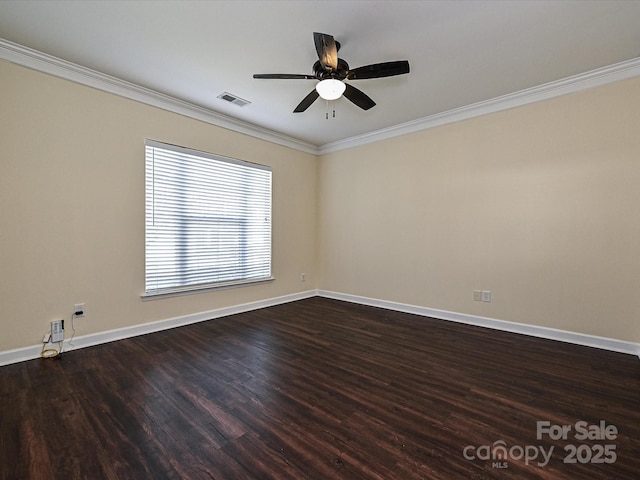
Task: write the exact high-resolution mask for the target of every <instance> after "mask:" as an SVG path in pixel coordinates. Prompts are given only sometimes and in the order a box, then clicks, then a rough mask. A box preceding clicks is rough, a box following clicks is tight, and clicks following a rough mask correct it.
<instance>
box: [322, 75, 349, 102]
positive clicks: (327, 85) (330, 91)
mask: <svg viewBox="0 0 640 480" xmlns="http://www.w3.org/2000/svg"><path fill="white" fill-rule="evenodd" d="M346 88H347V86H346V85H345V84H344V82H341V81H340V80H336V79H335V78H328V79H326V80H320V81H319V82H318V83H317V84H316V91H317V92H318V95H320V97H321V98H323V99H325V100H337V99H338V98H340V97H341V96H342V94H343V93H344V91H345V89H346Z"/></svg>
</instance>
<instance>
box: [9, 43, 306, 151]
mask: <svg viewBox="0 0 640 480" xmlns="http://www.w3.org/2000/svg"><path fill="white" fill-rule="evenodd" d="M0 59H1V60H6V61H8V62H11V63H15V64H17V65H20V66H23V67H27V68H31V69H33V70H37V71H39V72H43V73H47V74H50V75H54V76H56V77H60V78H63V79H65V80H70V81H72V82H75V83H79V84H81V85H85V86H88V87H92V88H96V89H98V90H102V91H105V92H109V93H113V94H115V95H119V96H121V97H124V98H128V99H130V100H135V101H137V102H140V103H144V104H147V105H151V106H153V107H158V108H161V109H163V110H167V111H169V112H173V113H178V114H180V115H184V116H186V117H189V118H193V119H196V120H200V121H203V122H206V123H209V124H212V125H216V126H218V127H222V128H226V129H227V130H232V131H234V132H239V133H243V134H246V135H250V136H252V137H256V138H259V139H261V140H266V141H269V142H272V143H276V144H278V145H283V146H285V147H289V148H293V149H296V150H300V151H303V152H306V153H311V154H313V155H317V153H318V147H316V146H315V145H313V144H310V143H307V142H304V141H302V140H298V139H297V138H293V137H289V136H287V135H283V134H280V133H277V132H274V131H272V130H269V129H267V128H263V127H259V126H257V125H253V124H251V123H248V122H244V121H242V120H238V119H235V118H233V117H229V116H227V115H223V114H221V113H218V112H215V111H213V110H210V109H208V108H204V107H201V106H198V105H194V104H192V103H189V102H186V101H184V100H180V99H177V98H175V97H171V96H169V95H165V94H163V93H159V92H156V91H155V90H151V89H149V88H145V87H141V86H140V85H136V84H134V83H131V82H127V81H125V80H121V79H119V78H116V77H112V76H110V75H106V74H104V73H100V72H98V71H96V70H92V69H90V68H86V67H83V66H81V65H77V64H75V63H72V62H68V61H66V60H62V59H61V58H57V57H54V56H52V55H48V54H46V53H43V52H39V51H37V50H33V49H31V48H28V47H24V46H22V45H18V44H17V43H13V42H10V41H8V40H4V39H2V38H0Z"/></svg>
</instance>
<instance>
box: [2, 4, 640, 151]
mask: <svg viewBox="0 0 640 480" xmlns="http://www.w3.org/2000/svg"><path fill="white" fill-rule="evenodd" d="M314 31H318V32H322V33H328V34H331V35H333V36H334V37H335V38H336V40H338V41H339V42H340V43H341V44H342V48H341V50H340V54H339V56H340V57H341V58H343V59H345V60H346V61H347V62H348V63H349V65H350V66H351V67H352V68H355V67H359V66H362V65H367V64H371V63H379V62H386V61H391V60H408V61H409V63H410V65H411V73H410V74H408V75H403V76H398V77H390V78H382V79H371V80H360V81H354V82H353V84H354V86H357V87H358V88H360V89H361V90H363V91H364V92H365V93H366V94H368V95H369V96H370V97H371V98H373V100H375V101H376V102H377V106H376V107H374V108H372V109H371V110H369V111H363V110H361V109H359V108H358V107H356V106H355V105H353V104H352V103H350V102H349V101H348V100H346V99H344V98H342V99H339V100H338V101H336V102H332V105H331V106H330V109H333V108H334V107H335V110H336V118H331V117H330V118H329V119H328V120H327V119H325V112H326V111H327V108H326V107H327V106H326V103H325V102H324V101H323V100H320V99H319V100H317V101H316V102H315V103H314V104H313V105H312V106H311V107H310V108H309V109H308V110H307V111H306V112H304V113H301V114H294V113H292V111H293V109H294V108H295V106H296V105H297V104H298V103H299V102H300V100H301V99H302V98H303V97H304V96H305V95H306V94H307V93H309V92H310V91H311V90H312V89H313V87H314V85H315V84H314V82H313V81H311V80H254V79H253V78H252V74H253V73H304V74H306V73H308V74H311V73H312V72H311V66H312V64H313V63H314V62H315V60H317V56H316V53H315V48H314V44H313V38H312V32H314ZM0 38H3V39H5V40H8V41H10V42H14V43H17V44H20V45H22V46H25V47H28V48H30V49H34V50H37V51H39V52H43V53H46V54H49V55H53V56H55V57H58V58H60V59H63V60H66V61H68V62H72V63H75V64H79V65H82V66H84V67H88V68H90V69H93V70H96V71H98V72H102V73H105V74H108V75H110V76H113V77H116V78H119V79H122V80H126V81H128V82H132V83H134V84H137V85H140V86H144V87H147V88H150V89H152V90H155V91H157V92H161V93H164V94H167V95H169V96H172V97H175V98H177V99H180V100H184V101H187V102H190V103H192V104H195V105H198V106H201V107H204V108H206V109H208V110H212V111H214V112H217V113H221V114H224V115H227V116H230V117H234V118H237V119H239V120H242V121H244V122H248V123H249V124H252V125H257V126H260V127H264V128H267V129H269V130H272V131H275V132H278V133H280V134H284V135H286V136H288V137H292V138H295V139H298V140H301V141H303V142H307V143H309V144H312V145H315V146H323V145H327V144H330V143H332V142H336V141H340V140H343V139H349V138H354V137H358V136H362V135H364V134H367V133H369V132H377V131H381V130H384V129H387V128H389V127H391V126H394V125H400V124H405V123H406V122H412V121H416V120H419V119H424V118H428V117H432V116H434V115H437V114H440V113H442V112H448V111H451V110H454V109H457V108H459V107H463V106H465V105H471V104H475V103H477V102H483V101H486V100H489V99H494V98H496V97H500V96H503V95H507V94H511V93H514V92H520V91H522V90H525V89H528V88H531V87H534V86H537V85H541V84H545V83H548V82H553V81H557V80H560V79H563V78H566V77H569V76H573V75H577V74H581V73H584V72H589V71H592V70H594V69H598V68H600V67H605V66H608V65H613V64H616V63H618V62H622V61H625V60H629V59H634V58H636V57H638V56H639V55H640V1H615V0H607V1H579V0H571V1H540V0H537V1H524V0H523V1H392V0H388V1H346V0H345V1H301V0H298V1H267V0H259V1H238V0H234V1H221V0H217V1H196V2H192V1H150V0H148V1H117V2H116V1H47V2H45V1H0ZM223 92H229V93H232V94H234V95H237V96H239V97H241V98H243V99H246V100H249V101H250V102H251V104H250V105H248V106H246V107H243V108H240V107H237V106H235V105H233V104H230V103H228V102H225V101H223V100H220V99H218V98H216V97H218V95H220V94H221V93H223Z"/></svg>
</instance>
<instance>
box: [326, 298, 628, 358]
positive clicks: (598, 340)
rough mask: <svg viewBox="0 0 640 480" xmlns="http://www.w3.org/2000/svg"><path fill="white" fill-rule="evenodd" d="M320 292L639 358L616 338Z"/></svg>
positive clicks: (440, 318) (356, 301)
mask: <svg viewBox="0 0 640 480" xmlns="http://www.w3.org/2000/svg"><path fill="white" fill-rule="evenodd" d="M317 293H318V296H321V297H327V298H333V299H336V300H344V301H347V302H352V303H359V304H362V305H369V306H372V307H381V308H386V309H389V310H396V311H399V312H405V313H413V314H416V315H421V316H424V317H432V318H437V319H439V320H449V321H452V322H458V323H466V324H468V325H476V326H479V327H486V328H492V329H494V330H502V331H504V332H512V333H521V334H524V335H529V336H532V337H539V338H546V339H549V340H559V341H561V342H566V343H573V344H576V345H584V346H587V347H595V348H600V349H603V350H610V351H613V352H619V353H628V354H631V355H637V356H638V357H640V343H634V342H625V341H623V340H617V339H615V338H607V337H598V336H595V335H587V334H585V333H576V332H569V331H566V330H558V329H555V328H549V327H541V326H538V325H528V324H525V323H515V322H508V321H505V320H496V319H494V318H487V317H478V316H475V315H468V314H466V313H455V312H448V311H446V310H436V309H433V308H427V307H420V306H416V305H408V304H404V303H397V302H390V301H387V300H378V299H375V298H368V297H361V296H358V295H349V294H345V293H338V292H330V291H326V290H318V292H317Z"/></svg>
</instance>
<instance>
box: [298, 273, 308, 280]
mask: <svg viewBox="0 0 640 480" xmlns="http://www.w3.org/2000/svg"><path fill="white" fill-rule="evenodd" d="M306 280H307V274H306V273H301V274H300V281H301V282H305V281H306Z"/></svg>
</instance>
